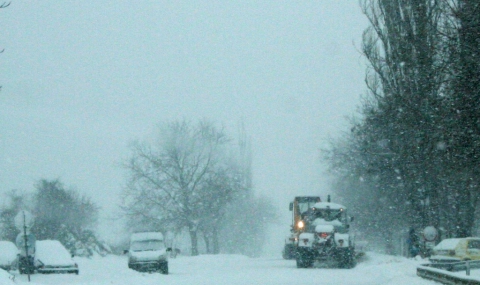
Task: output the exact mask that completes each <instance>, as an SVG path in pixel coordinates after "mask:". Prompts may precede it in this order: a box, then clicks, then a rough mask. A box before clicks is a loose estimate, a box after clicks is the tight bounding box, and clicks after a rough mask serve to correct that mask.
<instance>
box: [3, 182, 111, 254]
mask: <svg viewBox="0 0 480 285" xmlns="http://www.w3.org/2000/svg"><path fill="white" fill-rule="evenodd" d="M4 198H5V199H4V201H5V202H6V203H4V204H3V205H1V207H2V208H1V209H0V236H1V238H3V239H6V240H11V241H15V238H16V236H17V234H18V233H19V230H18V229H17V228H16V227H15V225H14V218H15V216H16V215H17V214H18V213H19V211H20V210H28V211H30V212H31V213H32V214H33V216H34V219H35V223H34V226H33V227H32V229H31V231H32V233H33V234H35V236H36V238H37V239H38V240H45V239H55V240H59V241H60V242H61V243H62V244H63V245H65V246H66V247H67V248H68V249H69V250H70V251H71V252H72V253H75V254H84V255H91V254H92V253H93V251H99V252H103V251H105V250H106V249H105V248H103V245H102V244H101V243H99V242H98V240H97V239H96V236H95V234H94V228H95V225H96V222H97V218H98V211H99V208H98V207H97V206H96V205H95V203H93V202H92V200H91V199H90V198H89V197H88V196H85V195H83V196H82V195H80V194H79V193H78V192H77V191H74V190H69V189H66V188H65V186H64V185H63V183H62V182H61V181H59V180H45V179H42V180H40V181H39V182H38V183H37V184H36V185H35V192H34V193H31V194H26V193H22V192H18V191H10V192H8V193H7V194H6V195H5V197H4Z"/></svg>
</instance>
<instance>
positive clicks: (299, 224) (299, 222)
mask: <svg viewBox="0 0 480 285" xmlns="http://www.w3.org/2000/svg"><path fill="white" fill-rule="evenodd" d="M297 226H298V228H299V229H303V227H305V223H304V222H303V221H298V224H297Z"/></svg>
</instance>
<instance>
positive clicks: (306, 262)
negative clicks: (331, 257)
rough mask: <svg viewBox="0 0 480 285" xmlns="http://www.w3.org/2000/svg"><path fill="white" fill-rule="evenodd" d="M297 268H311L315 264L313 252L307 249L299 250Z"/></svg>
mask: <svg viewBox="0 0 480 285" xmlns="http://www.w3.org/2000/svg"><path fill="white" fill-rule="evenodd" d="M296 260H297V268H309V267H312V265H313V258H312V256H311V254H310V253H309V252H307V251H305V250H302V251H300V250H298V251H297V257H296Z"/></svg>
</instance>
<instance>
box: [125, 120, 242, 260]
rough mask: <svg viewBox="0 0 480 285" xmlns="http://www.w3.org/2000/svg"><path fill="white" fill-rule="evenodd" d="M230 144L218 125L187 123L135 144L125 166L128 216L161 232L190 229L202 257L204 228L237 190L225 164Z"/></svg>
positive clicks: (195, 249) (193, 250) (172, 125)
mask: <svg viewBox="0 0 480 285" xmlns="http://www.w3.org/2000/svg"><path fill="white" fill-rule="evenodd" d="M227 144H228V139H227V136H226V135H225V133H224V132H223V130H219V129H217V128H216V127H215V126H214V124H213V123H211V122H208V121H200V122H198V123H197V124H195V125H194V124H192V123H190V122H188V121H185V120H183V121H174V122H170V123H167V124H166V125H165V126H163V127H162V128H161V129H160V139H159V140H158V141H157V142H156V143H155V144H148V143H136V144H134V145H133V146H132V151H133V154H132V156H131V159H130V160H129V161H128V163H126V164H125V167H126V169H127V170H128V173H129V177H128V183H127V187H126V188H125V191H124V192H123V204H122V209H123V210H124V213H125V214H126V215H127V216H129V217H130V218H132V219H135V220H141V221H144V222H143V224H144V225H145V224H148V225H147V226H156V229H158V230H163V231H166V230H167V229H173V230H177V231H179V230H181V229H184V228H186V229H188V232H189V234H190V240H191V254H192V255H198V233H199V231H200V230H201V227H202V225H203V226H204V227H203V228H204V229H205V228H206V227H205V225H207V224H210V221H208V219H212V216H213V217H216V216H218V215H219V214H220V213H219V211H220V210H221V209H222V206H225V205H226V202H225V199H228V197H229V195H230V193H231V192H232V191H233V188H232V186H231V185H230V179H229V174H227V173H229V169H228V166H227V165H226V164H225V151H224V149H225V147H226V146H227ZM212 211H214V212H215V213H213V212H212ZM145 221H147V222H145Z"/></svg>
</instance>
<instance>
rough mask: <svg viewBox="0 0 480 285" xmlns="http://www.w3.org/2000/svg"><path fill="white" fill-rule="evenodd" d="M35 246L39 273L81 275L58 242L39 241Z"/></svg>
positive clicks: (36, 264) (68, 254) (66, 251)
mask: <svg viewBox="0 0 480 285" xmlns="http://www.w3.org/2000/svg"><path fill="white" fill-rule="evenodd" d="M35 246H36V250H35V260H34V264H35V268H36V269H37V272H38V273H75V274H78V273H79V269H78V265H77V264H76V263H75V261H73V259H72V257H71V255H70V253H69V252H68V250H67V249H66V248H65V247H64V246H63V245H62V244H61V243H60V242H59V241H58V240H37V242H36V244H35Z"/></svg>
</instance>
